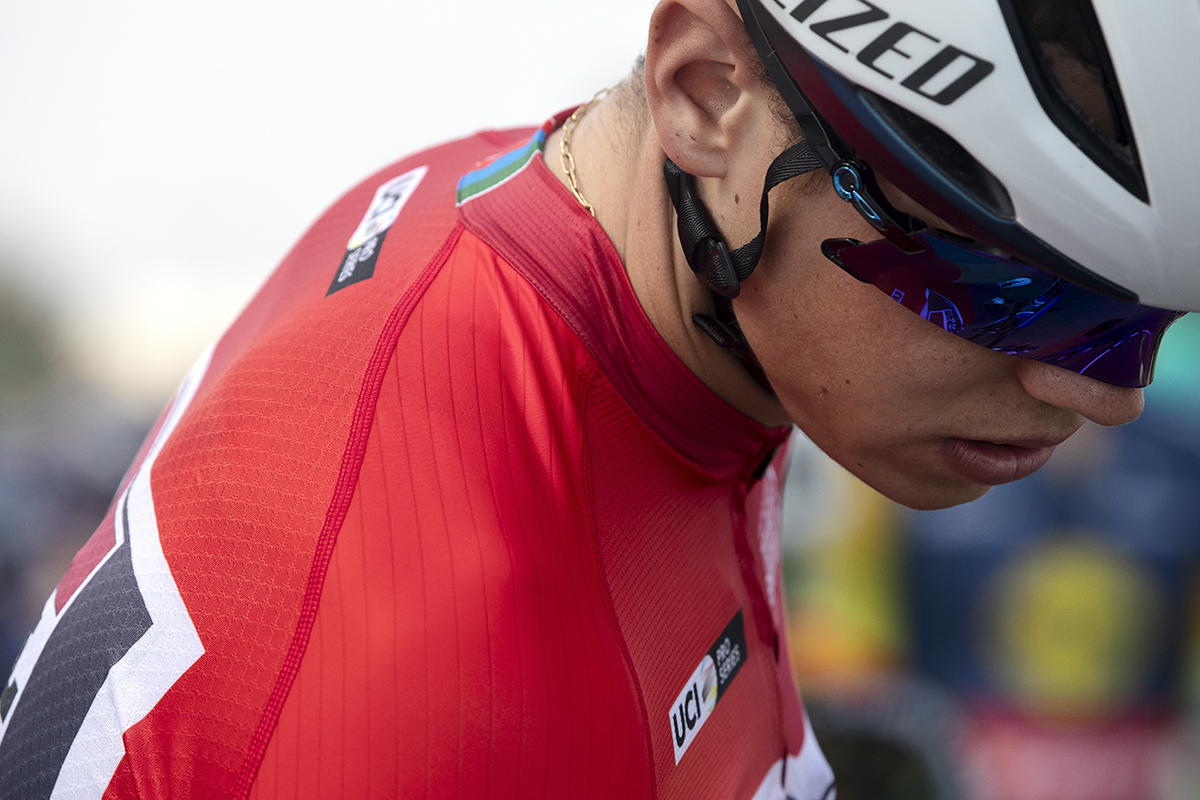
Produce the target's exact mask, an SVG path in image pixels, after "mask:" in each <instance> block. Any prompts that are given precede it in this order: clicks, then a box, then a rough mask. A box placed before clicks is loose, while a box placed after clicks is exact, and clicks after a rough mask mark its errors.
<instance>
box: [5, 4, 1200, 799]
mask: <svg viewBox="0 0 1200 800" xmlns="http://www.w3.org/2000/svg"><path fill="white" fill-rule="evenodd" d="M652 6H653V2H652V0H608V1H607V2H605V3H592V4H581V3H573V4H561V3H551V2H549V0H514V2H509V3H495V2H482V1H481V0H460V1H459V2H456V3H454V4H452V5H450V4H431V3H430V4H418V3H414V2H404V1H403V0H394V1H393V2H390V3H383V2H377V1H376V0H340V1H339V2H337V3H336V4H335V3H334V2H333V1H332V0H302V1H300V2H291V3H286V4H285V3H281V2H268V1H267V0H240V2H237V3H235V2H232V0H210V2H208V3H205V4H194V3H181V2H175V1H173V0H158V2H153V3H152V2H149V0H113V2H109V3H106V4H103V5H96V4H87V3H83V2H80V1H79V0H72V1H68V0H44V1H43V2H40V3H33V2H29V0H16V1H15V2H9V3H4V4H0V674H3V675H6V674H7V671H8V666H9V665H10V664H11V663H12V661H13V660H14V659H15V657H16V654H17V652H18V650H19V648H20V646H21V643H22V641H23V640H24V637H25V635H26V634H27V632H28V631H29V630H30V629H31V628H32V625H33V623H34V621H35V620H36V618H37V616H38V614H39V613H40V609H41V606H42V604H43V603H44V602H45V599H46V597H48V596H49V594H50V592H51V590H52V589H53V587H54V585H55V584H56V582H57V581H58V579H59V577H60V576H61V574H62V572H63V570H64V569H65V567H66V564H67V562H68V561H69V560H70V558H71V556H72V555H73V554H74V552H75V550H76V549H77V548H78V547H79V545H80V544H81V543H82V542H83V541H84V540H85V539H86V538H87V537H88V536H89V535H90V534H91V532H92V530H93V529H94V527H95V526H96V524H97V523H98V522H99V520H100V518H101V517H102V516H103V514H104V510H105V508H106V507H107V505H108V502H109V500H110V498H111V495H112V492H113V491H114V489H115V487H116V485H117V483H118V482H119V480H120V478H121V475H122V473H123V471H124V469H125V466H126V465H127V464H128V463H129V461H130V459H131V458H132V456H133V454H134V451H135V450H136V449H137V446H138V444H139V443H140V440H141V438H142V436H143V435H144V433H145V431H146V430H147V428H148V427H149V425H150V423H151V421H152V419H153V417H154V416H155V414H157V412H158V410H159V408H161V406H162V405H163V404H164V403H165V402H166V400H167V399H168V397H169V395H170V393H171V392H172V391H173V389H174V387H175V385H176V383H177V381H178V380H179V378H180V377H181V376H182V375H183V373H184V372H185V371H186V370H187V368H188V366H190V364H191V361H192V360H193V359H194V358H195V357H196V356H197V354H199V353H200V351H201V350H203V349H204V347H205V346H206V345H207V344H208V343H209V342H210V341H211V340H212V339H213V338H214V337H216V336H218V335H219V334H220V332H221V330H222V329H223V328H224V327H225V326H226V325H227V324H228V323H229V322H230V321H231V320H232V318H233V317H234V316H235V315H236V314H237V312H238V310H239V309H240V308H241V307H242V305H243V304H244V303H245V302H246V300H247V299H248V298H249V297H250V295H251V294H252V293H253V292H254V290H255V288H256V287H257V286H258V285H259V284H260V283H261V282H262V281H263V279H264V278H265V277H266V275H267V274H268V272H269V271H270V269H271V268H272V267H273V266H274V264H275V263H276V262H277V261H278V260H279V259H280V258H281V257H282V256H283V255H284V253H286V252H287V250H288V249H289V248H290V247H291V245H292V243H293V242H294V241H295V240H296V239H297V238H298V237H299V236H300V234H301V233H302V232H303V231H304V229H305V227H306V226H307V225H308V224H309V223H310V222H311V221H312V220H314V219H315V218H316V217H317V216H318V215H319V214H320V213H321V211H322V210H323V209H324V208H325V207H326V206H327V205H329V204H330V203H331V202H332V201H333V200H334V199H335V198H336V197H337V196H338V195H339V194H340V193H341V192H343V191H345V190H346V189H347V188H349V187H350V186H352V185H354V184H355V183H357V182H358V181H359V180H361V179H362V178H363V177H365V176H366V175H368V174H370V173H372V172H374V171H376V170H377V169H379V168H380V167H381V166H383V165H385V164H387V163H389V162H391V161H394V160H396V159H397V158H399V157H401V156H403V155H405V154H407V153H409V152H412V151H414V150H417V149H419V148H421V147H424V146H426V145H430V144H434V143H436V142H439V141H443V140H445V139H449V138H453V137H457V136H461V135H464V134H467V133H470V132H472V131H475V130H477V129H479V128H481V127H504V126H513V125H530V124H537V123H540V122H541V121H542V120H543V119H544V118H545V117H547V116H549V115H550V114H551V113H553V112H555V111H558V110H560V109H562V108H566V107H568V106H570V105H573V104H575V103H578V102H581V101H583V100H586V99H587V98H588V97H590V96H591V95H592V94H593V92H595V90H596V89H598V88H600V87H602V86H606V85H609V84H611V83H613V82H615V81H617V80H619V79H620V78H622V77H623V76H624V75H625V74H626V73H627V71H628V69H629V68H630V66H631V64H632V62H633V60H634V58H635V57H636V56H637V55H638V54H639V53H640V52H642V50H643V49H644V43H645V32H646V22H647V20H648V18H649V13H650V9H651V8H652ZM430 8H437V9H439V13H437V14H436V15H435V14H434V13H433V12H431V11H429V10H428V9H430ZM1197 352H1200V324H1196V323H1194V322H1193V321H1192V318H1191V317H1188V318H1185V319H1184V320H1183V321H1182V322H1181V323H1179V324H1177V325H1176V326H1175V328H1173V329H1172V331H1171V333H1170V334H1168V341H1167V343H1166V344H1165V345H1164V348H1163V354H1162V357H1161V359H1160V364H1159V369H1158V377H1157V380H1156V382H1155V384H1154V385H1153V386H1152V387H1151V388H1150V389H1149V390H1148V391H1147V405H1148V408H1149V409H1150V410H1149V411H1148V412H1147V414H1146V415H1145V416H1144V417H1143V418H1142V419H1141V420H1139V421H1138V422H1137V423H1134V424H1133V425H1129V426H1126V427H1124V428H1121V429H1117V430H1106V429H1099V428H1090V429H1087V430H1085V431H1084V432H1082V433H1081V434H1080V435H1078V436H1077V437H1076V438H1075V439H1073V440H1072V441H1071V442H1070V443H1068V445H1064V446H1063V447H1062V448H1060V451H1059V452H1058V453H1056V455H1055V457H1054V459H1053V460H1052V461H1051V463H1050V464H1049V465H1048V466H1047V467H1046V468H1045V469H1043V470H1042V471H1041V472H1040V473H1038V474H1037V475H1035V476H1034V477H1032V478H1030V479H1028V480H1026V481H1021V482H1019V483H1016V484H1012V485H1010V486H1007V487H1001V488H999V489H996V490H994V491H993V492H992V493H990V494H989V495H988V496H987V497H985V498H984V499H983V500H981V501H978V502H976V503H973V504H970V505H968V506H964V507H961V508H959V509H954V510H950V511H944V512H929V513H914V512H910V511H905V510H903V509H900V508H898V507H896V506H894V505H892V504H890V503H889V502H887V501H886V500H883V499H882V498H881V497H879V496H878V495H876V494H875V493H874V492H872V491H871V490H869V489H867V488H866V487H864V486H863V485H862V484H860V483H858V482H857V481H856V480H854V479H853V478H851V477H850V476H849V475H848V474H847V473H845V472H844V471H843V470H841V469H840V468H838V467H836V466H835V465H833V464H832V463H831V462H829V461H828V459H826V458H825V457H824V456H822V455H821V454H820V453H819V451H817V450H815V448H813V447H812V446H811V445H809V444H808V443H807V442H805V441H804V440H803V439H802V438H800V437H797V439H796V441H795V444H794V446H793V450H792V452H793V458H794V461H793V468H792V470H791V473H790V476H789V479H788V480H789V483H788V490H787V494H788V496H787V500H786V501H785V516H784V527H785V533H784V539H785V547H786V553H787V558H786V564H787V572H788V576H787V577H788V591H789V599H790V601H791V605H792V615H791V619H792V622H791V631H790V638H791V645H790V647H791V652H792V656H793V661H794V663H795V665H796V671H797V676H798V679H799V681H800V683H801V687H802V690H803V692H804V695H805V698H806V702H807V703H808V704H809V706H810V707H811V709H812V715H813V719H814V725H815V726H816V727H817V729H818V733H819V738H820V739H821V741H822V743H823V746H824V748H825V750H826V752H827V755H828V756H829V758H830V760H831V762H833V763H834V765H835V769H836V771H837V773H838V782H839V797H840V798H841V800H859V799H860V798H861V799H862V800H867V798H869V799H870V800H935V799H936V800H1196V798H1200V757H1198V756H1200V711H1198V709H1200V569H1198V564H1200V560H1198V558H1197V556H1198V553H1197V550H1198V549H1200V535H1197V534H1198V533H1200V531H1197V526H1198V525H1200V523H1198V522H1197V520H1200V514H1198V513H1197V512H1200V508H1198V507H1197V506H1200V491H1197V487H1198V486H1200V370H1197V369H1196V366H1195V365H1196V354H1197Z"/></svg>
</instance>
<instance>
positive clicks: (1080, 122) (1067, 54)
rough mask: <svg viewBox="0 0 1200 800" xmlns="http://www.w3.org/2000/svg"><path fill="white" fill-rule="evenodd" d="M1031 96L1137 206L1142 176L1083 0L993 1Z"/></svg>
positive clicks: (1108, 63) (1144, 196)
mask: <svg viewBox="0 0 1200 800" xmlns="http://www.w3.org/2000/svg"><path fill="white" fill-rule="evenodd" d="M1000 7H1001V9H1002V10H1003V11H1004V18H1005V20H1006V21H1007V22H1008V28H1009V32H1010V34H1011V35H1012V38H1013V42H1014V43H1015V44H1016V48H1017V53H1018V55H1019V56H1020V58H1021V64H1022V65H1023V66H1024V67H1025V73H1026V75H1027V76H1028V78H1029V83H1030V85H1031V86H1032V87H1033V91H1034V94H1036V95H1037V98H1038V101H1039V102H1040V103H1041V104H1042V108H1043V109H1044V110H1045V111H1046V114H1047V115H1048V116H1049V117H1050V119H1051V120H1053V121H1054V124H1055V125H1057V126H1058V127H1059V129H1060V130H1062V132H1063V133H1064V134H1066V135H1067V137H1068V138H1070V139H1071V141H1072V142H1074V143H1075V145H1076V146H1077V147H1078V148H1079V149H1080V150H1082V151H1083V152H1084V153H1085V154H1086V155H1087V156H1088V158H1090V159H1091V160H1092V161H1094V162H1095V163H1096V164H1097V165H1098V166H1099V167H1100V168H1101V169H1103V170H1104V171H1105V172H1107V173H1108V174H1109V175H1110V176H1112V178H1113V179H1114V180H1115V181H1117V183H1119V184H1121V186H1123V187H1125V189H1126V190H1127V191H1129V192H1130V193H1131V194H1133V195H1134V196H1135V197H1137V198H1138V199H1140V200H1142V201H1143V202H1147V203H1148V202H1149V194H1148V193H1147V191H1146V179H1145V176H1144V175H1143V173H1142V168H1141V163H1140V162H1139V160H1138V155H1137V148H1136V147H1135V146H1134V141H1133V130H1132V128H1131V127H1130V124H1129V115H1128V113H1127V112H1126V110H1125V103H1124V101H1123V100H1122V99H1121V88H1120V85H1119V84H1118V83H1117V74H1116V71H1115V70H1114V69H1113V65H1112V59H1111V57H1110V56H1109V52H1108V46H1107V45H1106V44H1105V42H1104V33H1103V32H1102V31H1101V29H1100V22H1099V20H1098V19H1097V18H1096V11H1095V9H1093V8H1092V4H1091V2H1089V0H1000Z"/></svg>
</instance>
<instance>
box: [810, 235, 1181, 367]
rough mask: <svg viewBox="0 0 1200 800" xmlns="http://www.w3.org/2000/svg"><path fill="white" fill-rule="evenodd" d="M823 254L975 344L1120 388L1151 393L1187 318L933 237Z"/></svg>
mask: <svg viewBox="0 0 1200 800" xmlns="http://www.w3.org/2000/svg"><path fill="white" fill-rule="evenodd" d="M822 250H823V252H824V253H825V255H826V256H828V257H829V258H830V259H831V260H833V261H834V263H836V264H838V266H840V267H842V268H843V269H845V270H846V271H847V272H849V273H850V274H852V275H854V276H855V277H856V278H858V279H859V280H861V281H865V282H867V283H871V284H874V285H875V286H877V287H879V288H880V289H881V290H883V291H884V292H886V293H887V294H888V295H890V296H891V297H892V298H893V299H894V300H896V301H897V302H898V303H900V304H901V305H903V306H904V307H905V308H908V309H909V310H911V311H913V312H915V313H916V314H919V315H920V316H921V318H922V319H927V320H929V321H930V322H932V323H934V324H935V325H938V326H940V327H941V328H943V329H945V330H947V331H949V332H951V333H953V334H955V335H956V336H960V337H962V338H964V339H967V340H968V341H972V342H975V343H976V344H980V345H983V346H984V347H988V348H991V349H992V350H996V351H998V352H1001V353H1009V354H1011V355H1016V356H1022V357H1024V358H1032V359H1036V360H1038V361H1044V362H1046V363H1048V364H1055V365H1057V366H1060V367H1064V368H1066V369H1069V370H1072V371H1074V372H1078V373H1079V374H1081V375H1087V376H1088V377H1090V378H1096V379H1097V380H1101V381H1104V382H1106V383H1111V384H1115V385H1117V386H1146V385H1147V384H1149V383H1150V380H1151V378H1152V377H1153V374H1154V355H1155V353H1157V352H1158V345H1159V343H1160V342H1161V341H1162V336H1163V334H1164V333H1165V332H1166V330H1167V328H1168V327H1170V325H1171V323H1172V322H1174V321H1175V320H1176V319H1178V318H1179V317H1181V316H1183V312H1179V311H1167V310H1165V309H1161V308H1154V307H1152V306H1144V305H1138V304H1136V303H1126V302H1124V301H1121V300H1115V299H1113V298H1111V297H1106V296H1104V295H1101V294H1096V293H1095V292H1091V291H1088V290H1087V289H1083V288H1081V287H1079V286H1076V285H1075V284H1072V283H1069V282H1067V281H1064V280H1062V279H1061V278H1056V277H1055V276H1053V275H1050V274H1048V273H1045V272H1042V271H1041V270H1037V269H1034V268H1032V267H1028V266H1026V265H1024V264H1021V263H1018V262H1016V261H1013V260H1012V259H1009V258H1004V257H1003V256H999V255H993V254H991V253H988V252H986V251H983V250H979V249H976V248H973V247H970V246H967V245H964V244H960V243H957V242H954V241H951V240H949V239H944V238H941V237H940V236H938V235H936V234H932V233H929V232H928V231H921V232H918V233H914V234H908V235H905V236H899V237H893V238H889V239H880V240H878V241H874V242H867V243H865V244H864V243H862V242H858V241H856V240H854V239H829V240H827V241H826V242H825V243H824V245H823V246H822Z"/></svg>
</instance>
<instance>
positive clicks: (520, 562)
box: [0, 121, 832, 800]
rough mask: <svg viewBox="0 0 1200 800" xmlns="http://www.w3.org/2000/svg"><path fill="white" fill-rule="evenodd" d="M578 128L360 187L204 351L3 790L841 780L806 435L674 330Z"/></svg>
mask: <svg viewBox="0 0 1200 800" xmlns="http://www.w3.org/2000/svg"><path fill="white" fill-rule="evenodd" d="M553 124H554V121H551V123H547V125H546V126H543V128H541V129H539V130H537V131H524V132H509V133H485V134H480V135H478V136H475V137H473V138H470V139H467V140H463V141H460V142H456V143H452V144H449V145H446V146H443V147H440V148H435V149H433V150H429V151H426V152H424V153H421V154H419V155H417V156H414V157H412V158H409V159H406V160H404V161H401V162H399V163H398V164H396V165H393V166H392V167H389V168H388V169H386V170H384V171H383V172H381V173H379V174H377V175H376V176H374V177H372V178H371V179H369V180H367V181H366V182H364V183H363V184H362V185H360V186H359V187H358V188H356V189H354V190H353V191H351V192H350V193H349V194H347V195H346V196H345V197H343V198H342V199H341V200H340V201H339V202H338V203H337V204H335V205H334V206H333V208H332V209H330V211H329V212H327V213H326V214H325V215H324V216H323V217H322V218H321V219H320V220H319V221H318V222H317V223H316V224H315V225H314V226H313V227H312V229H311V230H310V231H309V232H308V233H307V234H306V235H305V236H304V237H303V239H302V240H301V241H300V243H299V244H298V245H297V246H296V248H295V249H294V250H293V251H292V252H291V253H290V254H289V255H288V256H287V258H286V259H285V260H284V262H283V263H282V264H281V266H280V267H279V269H278V270H277V271H276V272H275V273H274V275H273V276H272V277H271V278H270V280H269V281H268V282H267V284H266V285H265V287H264V288H263V290H262V291H261V292H260V293H259V294H258V296H257V297H256V298H255V299H254V300H253V301H252V303H251V304H250V306H249V307H248V309H247V310H246V312H245V313H244V314H243V315H242V316H241V317H240V318H239V319H238V320H237V321H236V322H235V323H234V325H233V326H232V327H231V329H230V330H229V331H228V332H227V333H226V335H225V336H223V337H222V338H221V340H220V341H219V342H218V343H217V344H216V345H215V346H214V347H213V348H212V350H211V351H210V352H209V353H207V354H206V355H205V356H204V357H203V358H202V359H201V361H200V362H199V363H198V365H197V367H196V368H194V369H193V371H192V373H191V374H190V375H189V377H188V379H187V380H186V381H185V383H184V386H183V388H181V390H180V392H179V393H178V394H177V396H176V398H175V399H174V400H173V402H172V404H171V406H170V407H169V408H168V410H167V411H166V412H164V415H163V417H162V418H161V419H160V421H159V423H158V424H157V425H156V426H155V430H154V431H152V433H151V436H150V437H149V438H148V440H147V443H146V445H144V446H143V450H142V452H141V453H140V454H139V456H138V459H137V461H136V462H135V464H134V467H133V468H131V470H130V473H129V476H128V477H127V479H126V481H125V484H124V485H123V486H122V488H121V490H120V492H119V493H118V497H117V500H116V501H115V502H114V505H113V509H112V510H111V511H110V513H109V515H108V517H107V518H106V520H105V522H104V523H103V524H102V525H101V527H100V529H99V530H98V531H97V533H96V534H95V535H94V536H93V537H92V539H91V540H90V541H89V542H88V544H87V545H86V546H85V547H84V549H83V550H81V551H80V553H79V555H78V556H77V557H76V559H75V561H74V562H73V563H72V566H71V568H70V569H69V570H68V573H67V575H66V576H65V577H64V578H63V581H62V582H61V583H60V585H59V587H58V589H57V590H56V592H55V595H54V596H53V597H51V598H50V600H49V601H48V602H47V604H46V607H45V609H44V612H43V616H42V619H41V621H40V622H39V625H38V627H37V629H36V630H35V631H34V633H33V634H32V635H31V637H30V640H29V642H28V644H27V645H26V648H25V651H24V652H23V653H22V655H21V657H20V658H19V659H18V662H17V666H16V669H15V670H14V673H13V676H12V678H11V679H10V680H9V682H8V684H7V688H6V690H5V692H4V702H3V703H0V737H2V738H0V797H4V798H7V797H21V798H41V797H51V796H54V797H60V796H61V797H135V796H141V797H160V796H187V797H201V796H222V797H224V796H237V797H247V796H252V797H256V798H274V797H305V798H307V797H313V798H316V797H329V796H344V797H427V798H450V797H488V798H508V797H512V798H519V797H549V796H560V795H564V794H569V795H571V796H574V797H596V798H601V797H604V798H610V797H622V798H626V797H629V798H632V797H647V798H649V797H660V798H667V797H671V798H674V797H681V798H682V797H689V798H692V797H713V798H718V797H719V798H731V797H732V798H779V799H782V798H784V797H792V798H795V800H823V798H829V797H832V776H831V774H830V772H829V768H828V766H827V765H826V764H825V762H824V759H823V758H822V756H821V754H820V750H819V749H818V748H817V746H816V743H815V742H814V741H813V738H812V735H811V731H810V729H808V727H807V724H806V721H805V717H804V713H803V711H802V709H801V705H800V702H799V698H798V696H797V694H796V690H795V688H794V684H793V679H792V676H791V672H790V668H789V665H788V661H787V658H786V653H787V652H788V651H787V646H786V642H785V641H783V631H784V621H783V594H782V587H781V585H780V577H779V576H780V572H779V513H778V512H779V488H780V475H779V469H780V464H781V463H782V455H781V452H780V451H781V449H782V445H783V444H784V442H785V440H786V436H787V430H786V429H767V428H763V427H761V426H759V425H757V424H756V423H754V422H753V421H752V420H750V419H748V418H747V417H745V416H744V415H742V414H741V413H740V412H738V411H736V410H735V409H733V408H732V407H730V406H729V405H728V404H726V403H725V402H724V401H722V400H721V399H720V398H719V397H717V396H716V395H715V394H714V393H713V392H712V391H711V390H710V389H709V388H708V387H706V386H705V385H704V384H703V383H702V382H701V381H700V380H699V379H698V378H697V377H696V376H695V375H693V374H692V373H691V372H690V371H689V370H688V369H687V368H686V367H685V366H684V365H683V363H682V362H681V361H680V360H679V359H678V358H677V357H676V356H675V355H674V353H673V352H672V351H671V350H670V349H669V347H668V346H667V345H666V344H665V342H663V340H662V339H661V338H660V337H659V336H658V334H657V332H656V331H655V330H654V328H653V326H652V325H651V323H650V322H649V320H648V319H647V317H646V315H645V314H644V312H643V311H642V308H641V306H640V305H639V303H638V301H637V298H636V297H635V296H634V293H633V290H632V288H631V286H630V284H629V282H628V279H627V277H626V275H625V272H624V268H623V266H622V264H621V262H620V260H619V258H618V256H617V254H616V252H615V251H614V250H613V248H612V245H611V243H610V242H609V241H608V239H607V238H606V236H605V235H604V232H603V230H602V229H601V228H600V227H599V226H598V225H597V224H596V222H595V220H593V219H592V217H591V216H590V215H589V214H588V213H587V212H586V211H585V210H584V209H583V208H582V207H580V206H579V205H578V204H577V203H576V201H575V200H574V198H573V197H572V196H571V195H570V193H569V192H567V191H566V190H565V189H564V187H563V186H562V185H561V184H560V183H559V182H558V181H557V180H556V179H555V178H554V176H553V175H552V174H551V173H550V171H549V170H548V169H547V168H546V166H545V164H544V162H543V160H542V156H541V147H542V144H543V143H544V141H545V137H546V135H547V133H548V132H549V131H550V130H551V129H552V125H553ZM531 137H532V138H531ZM496 150H500V151H502V152H501V155H499V156H489V154H490V153H493V152H495V151H496ZM473 165H474V167H473ZM464 173H466V175H465V177H462V179H461V180H458V179H459V177H460V176H462V175H463V174H464ZM456 181H457V183H456ZM456 187H457V188H456Z"/></svg>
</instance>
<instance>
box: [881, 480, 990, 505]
mask: <svg viewBox="0 0 1200 800" xmlns="http://www.w3.org/2000/svg"><path fill="white" fill-rule="evenodd" d="M872 488H874V489H875V490H876V491H877V492H879V493H880V494H882V495H883V496H884V497H886V498H888V499H889V500H894V501H895V502H897V503H899V504H900V505H902V506H907V507H908V508H911V509H913V510H914V511H940V510H941V509H943V508H950V507H951V506H959V505H962V504H963V503H969V502H971V501H972V500H978V499H979V498H981V497H983V496H984V495H985V494H987V493H988V491H989V490H990V489H991V488H992V487H990V486H980V485H979V484H977V483H956V484H954V485H952V486H951V485H946V484H942V483H939V484H937V485H924V486H921V485H914V484H912V483H909V484H908V485H906V486H896V487H887V486H872Z"/></svg>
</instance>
